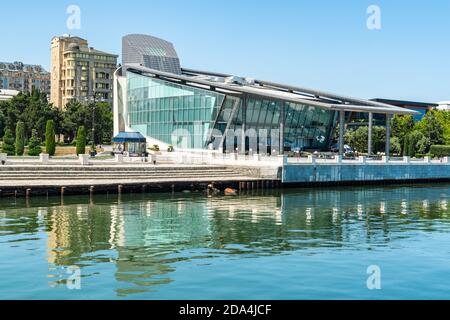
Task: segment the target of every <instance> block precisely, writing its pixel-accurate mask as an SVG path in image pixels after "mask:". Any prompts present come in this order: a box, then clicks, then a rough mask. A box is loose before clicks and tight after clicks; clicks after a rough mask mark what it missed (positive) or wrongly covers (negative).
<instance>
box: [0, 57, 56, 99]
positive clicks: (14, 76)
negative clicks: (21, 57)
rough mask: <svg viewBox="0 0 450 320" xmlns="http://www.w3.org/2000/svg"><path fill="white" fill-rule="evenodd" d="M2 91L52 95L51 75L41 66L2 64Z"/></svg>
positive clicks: (0, 70) (0, 76) (0, 65)
mask: <svg viewBox="0 0 450 320" xmlns="http://www.w3.org/2000/svg"><path fill="white" fill-rule="evenodd" d="M0 89H4V90H16V91H21V92H31V91H33V89H38V90H40V91H41V92H45V93H47V94H49V93H50V73H49V72H47V71H46V70H44V68H42V67H41V66H39V65H31V64H24V63H22V62H12V63H9V62H0Z"/></svg>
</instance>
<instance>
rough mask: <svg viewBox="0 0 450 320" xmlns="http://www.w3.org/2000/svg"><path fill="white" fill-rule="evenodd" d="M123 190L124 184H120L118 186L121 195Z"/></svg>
mask: <svg viewBox="0 0 450 320" xmlns="http://www.w3.org/2000/svg"><path fill="white" fill-rule="evenodd" d="M122 190H123V186H122V185H121V184H119V185H118V186H117V192H118V193H119V195H120V194H122Z"/></svg>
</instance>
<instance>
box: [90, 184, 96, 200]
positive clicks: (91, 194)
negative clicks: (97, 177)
mask: <svg viewBox="0 0 450 320" xmlns="http://www.w3.org/2000/svg"><path fill="white" fill-rule="evenodd" d="M94 190H95V187H94V186H90V187H89V194H90V196H91V198H92V196H93V195H94Z"/></svg>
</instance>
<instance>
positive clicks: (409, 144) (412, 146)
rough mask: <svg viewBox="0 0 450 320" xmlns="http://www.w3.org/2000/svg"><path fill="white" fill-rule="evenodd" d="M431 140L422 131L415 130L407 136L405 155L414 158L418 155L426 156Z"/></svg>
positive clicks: (404, 148) (404, 147)
mask: <svg viewBox="0 0 450 320" xmlns="http://www.w3.org/2000/svg"><path fill="white" fill-rule="evenodd" d="M429 141H430V140H429V139H428V138H427V137H426V136H425V135H424V134H423V133H421V132H420V131H418V130H415V131H413V132H411V133H409V134H408V135H406V136H405V139H404V146H403V155H404V156H408V157H414V156H415V155H416V153H420V154H425V153H426V152H427V149H428V146H429Z"/></svg>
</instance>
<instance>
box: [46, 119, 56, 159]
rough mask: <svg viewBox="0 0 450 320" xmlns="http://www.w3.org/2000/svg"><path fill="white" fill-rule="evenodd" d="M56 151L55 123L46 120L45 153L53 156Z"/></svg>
mask: <svg viewBox="0 0 450 320" xmlns="http://www.w3.org/2000/svg"><path fill="white" fill-rule="evenodd" d="M55 151H56V142H55V122H54V121H53V120H48V121H47V125H46V126H45V152H46V153H47V154H48V155H50V156H54V155H55Z"/></svg>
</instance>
